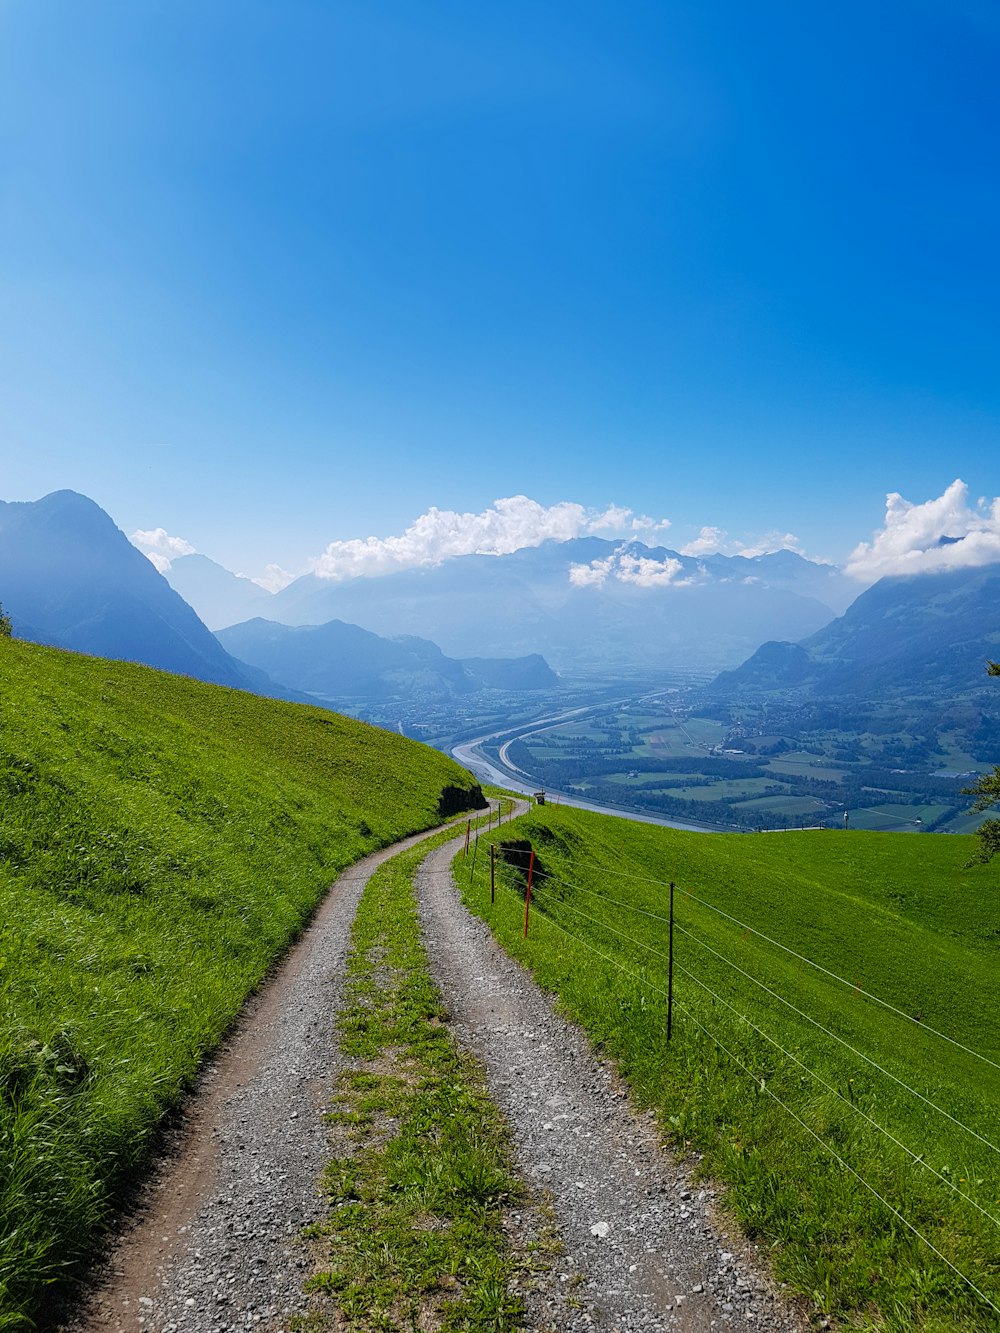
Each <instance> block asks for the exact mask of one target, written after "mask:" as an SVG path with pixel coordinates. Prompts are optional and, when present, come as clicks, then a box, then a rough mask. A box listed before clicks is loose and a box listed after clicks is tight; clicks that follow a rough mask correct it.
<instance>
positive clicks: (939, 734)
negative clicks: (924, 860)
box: [509, 697, 992, 833]
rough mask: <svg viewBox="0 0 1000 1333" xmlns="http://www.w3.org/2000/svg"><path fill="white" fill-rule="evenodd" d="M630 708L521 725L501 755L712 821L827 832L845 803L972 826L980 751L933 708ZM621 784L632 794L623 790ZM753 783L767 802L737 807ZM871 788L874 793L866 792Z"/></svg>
mask: <svg viewBox="0 0 1000 1333" xmlns="http://www.w3.org/2000/svg"><path fill="white" fill-rule="evenodd" d="M639 704H640V707H638V708H635V709H629V708H627V707H616V708H614V709H609V710H607V711H605V712H597V711H595V712H593V713H591V714H589V715H587V716H586V717H581V718H575V719H569V720H567V721H566V722H564V723H561V724H560V725H559V727H558V728H543V729H542V730H541V731H538V732H531V731H526V732H524V734H523V735H521V736H520V738H519V739H517V740H515V741H514V743H513V744H512V745H511V747H510V750H509V754H510V758H511V760H512V761H513V762H515V763H516V764H517V765H518V767H519V768H520V769H521V770H522V771H523V772H525V773H530V774H531V776H532V778H533V780H534V781H536V782H537V784H538V786H539V787H547V788H549V789H550V790H552V791H567V790H570V789H579V788H581V787H582V786H583V784H586V788H587V791H588V795H589V798H590V799H591V800H593V801H596V802H603V803H606V804H622V803H624V804H626V805H627V806H628V807H630V808H634V809H636V810H641V811H642V812H644V813H649V814H661V815H665V816H667V817H668V818H671V819H680V820H685V821H686V820H696V821H698V822H705V821H707V822H708V823H710V824H714V825H715V826H716V827H720V828H745V829H748V830H749V829H756V828H758V827H759V826H760V824H761V822H766V823H767V824H768V825H770V826H774V827H778V828H782V827H794V826H801V825H802V824H803V823H806V824H816V823H820V824H825V825H826V826H827V827H837V826H839V824H840V823H841V822H842V820H843V815H844V810H845V808H846V809H849V810H850V811H852V812H854V811H857V812H858V819H857V821H853V820H852V822H855V823H856V827H858V828H873V829H883V830H886V829H891V830H895V831H905V830H907V829H909V830H911V831H914V832H915V831H918V830H922V831H929V830H935V831H938V830H940V831H947V832H950V833H964V832H966V831H967V830H968V828H969V827H970V825H969V823H968V819H967V811H968V806H969V802H968V798H967V797H965V796H963V794H962V788H963V787H965V786H968V785H969V784H970V782H971V781H974V773H973V770H975V769H977V768H978V769H979V770H981V769H982V768H983V763H984V755H985V750H983V751H980V750H979V749H977V745H979V744H981V743H982V742H981V741H980V742H976V741H975V740H974V738H973V739H972V740H971V741H970V735H969V733H968V732H963V733H959V732H956V731H955V730H954V729H951V728H950V724H948V725H949V729H940V730H939V728H941V727H942V723H941V720H940V714H941V710H940V709H937V710H936V711H935V710H931V711H928V708H927V707H926V705H924V706H920V707H917V706H916V705H914V707H913V708H909V707H903V706H888V705H885V706H882V705H877V704H864V705H858V704H857V703H853V704H850V705H849V704H848V703H844V702H843V701H842V702H841V703H839V704H838V703H837V702H836V701H834V702H832V703H830V704H829V705H822V706H819V705H817V706H816V707H815V708H811V709H807V710H805V711H804V712H801V713H800V712H798V711H796V710H795V709H794V708H789V707H783V706H781V707H779V706H775V707H774V708H771V707H766V706H760V707H753V706H751V705H749V704H745V703H741V704H738V705H736V704H734V705H733V706H732V707H726V708H715V707H712V706H709V707H706V708H705V712H706V715H705V716H701V715H699V713H698V712H697V707H698V704H697V700H695V701H694V702H690V701H689V702H688V703H683V702H681V701H680V699H679V697H674V698H673V699H672V701H671V702H670V703H669V704H665V705H664V711H663V712H662V713H660V714H659V715H658V714H657V713H656V712H655V711H652V710H651V709H650V708H649V706H648V704H647V703H646V702H645V701H639ZM709 714H711V715H709ZM723 719H724V720H723ZM982 725H984V726H986V725H987V724H986V723H983V724H982ZM976 734H977V735H978V733H976ZM970 745H971V749H972V750H973V751H974V752H975V753H977V754H979V758H978V760H976V759H974V758H973V757H972V754H970V753H969V750H970ZM990 753H992V752H990ZM667 773H669V774H670V775H671V776H672V777H675V776H683V775H689V776H690V778H691V781H690V783H688V784H682V783H680V782H678V781H676V780H673V781H664V782H663V783H662V786H660V785H659V783H658V781H657V779H661V778H663V776H664V774H667ZM622 787H627V788H629V789H630V793H631V794H629V795H628V796H625V797H623V796H622V794H621V791H620V789H621V788H622ZM763 787H768V788H770V791H769V792H768V793H767V795H768V796H771V795H773V796H774V797H775V799H774V800H773V801H772V800H769V802H768V804H767V805H764V806H760V807H758V806H755V805H751V804H747V802H749V801H750V800H751V799H752V798H754V797H759V796H761V795H762V790H761V789H762V788H763ZM872 787H877V788H878V789H879V791H878V794H877V795H875V796H874V797H873V796H872V794H871V791H870V788H872ZM880 802H888V803H891V804H895V805H899V806H900V807H904V809H903V812H902V814H900V815H899V816H894V817H891V818H889V817H884V818H877V817H876V816H874V815H872V814H871V813H870V812H869V813H863V812H864V810H865V809H866V808H867V807H870V806H873V805H878V804H879V803H880ZM932 806H933V807H935V812H934V814H933V816H932V817H930V818H928V817H924V818H923V823H922V824H917V823H916V822H915V821H916V819H917V817H918V813H919V809H920V808H921V807H924V808H929V807H932ZM910 807H913V813H912V814H910V813H909V808H910ZM765 816H766V819H765V818H764V817H765ZM975 826H976V825H975V824H973V825H972V827H975Z"/></svg>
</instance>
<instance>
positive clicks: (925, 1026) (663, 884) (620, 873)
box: [508, 849, 1000, 1071]
mask: <svg viewBox="0 0 1000 1333" xmlns="http://www.w3.org/2000/svg"><path fill="white" fill-rule="evenodd" d="M519 851H520V849H515V854H516V853H517V852H519ZM508 854H509V853H508ZM599 870H600V873H601V874H602V875H613V876H615V877H616V878H619V879H627V880H629V881H630V882H635V883H640V884H656V885H659V887H660V888H663V889H669V887H670V884H669V882H668V881H666V880H662V879H653V878H651V877H650V876H648V875H633V874H630V873H629V872H628V871H624V870H612V869H608V868H606V867H605V866H601V867H599ZM551 878H552V879H554V880H555V881H556V883H561V884H565V885H566V887H567V888H574V889H579V890H580V892H581V893H588V894H590V896H591V897H592V898H601V899H603V901H604V902H609V903H614V904H615V906H617V907H623V908H625V909H626V910H627V911H630V912H637V913H639V914H640V915H642V916H647V917H650V918H651V919H652V920H653V921H662V922H664V923H667V920H668V919H667V917H665V916H663V915H662V914H661V913H659V912H651V911H649V910H648V909H647V908H644V907H637V906H635V905H634V904H633V903H627V902H625V901H623V900H622V899H620V898H612V897H610V896H609V895H607V894H602V893H597V892H595V890H593V889H586V888H584V887H583V886H582V885H580V884H572V883H570V882H569V881H568V880H560V879H558V878H557V877H556V876H551ZM681 892H682V893H683V894H684V896H685V897H686V898H689V899H690V900H691V901H692V902H696V903H698V904H699V906H701V907H705V908H707V909H708V911H710V912H715V913H716V915H718V916H721V917H725V919H726V920H727V921H729V922H731V923H732V924H733V925H734V926H739V928H740V929H741V930H748V931H749V932H750V933H751V935H756V936H757V938H758V939H761V940H766V941H767V943H768V944H772V945H774V947H775V948H776V949H780V950H781V951H782V953H786V954H788V955H789V956H790V957H792V958H796V959H798V961H799V962H800V963H805V964H806V965H807V966H809V967H813V968H815V969H816V971H817V972H822V973H823V975H824V976H827V977H829V978H830V979H831V980H832V981H836V982H838V983H839V984H840V985H842V986H846V987H847V988H848V989H849V990H851V991H855V992H857V994H859V995H863V996H864V997H865V999H866V1000H871V1001H873V1002H874V1003H875V1004H878V1005H881V1006H882V1008H883V1009H887V1010H889V1012H891V1013H894V1014H896V1015H897V1016H898V1017H899V1018H905V1019H906V1021H907V1023H913V1022H916V1021H917V1020H915V1019H914V1017H913V1015H912V1014H908V1013H907V1012H906V1011H905V1010H904V1009H900V1008H898V1007H897V1006H896V1005H894V1004H891V1003H890V1002H889V1001H888V1000H883V999H882V997H881V996H880V995H875V994H874V993H873V992H872V991H867V990H865V989H864V987H863V986H860V985H857V984H855V983H854V982H852V981H849V980H848V979H847V978H846V977H842V976H840V975H839V973H837V972H833V971H831V970H830V968H828V967H824V966H823V964H822V963H817V962H816V961H815V960H814V959H812V958H808V957H806V955H805V954H803V953H799V952H798V951H797V950H796V949H792V948H790V947H789V946H788V945H787V944H782V943H781V941H780V940H776V939H774V938H773V937H772V936H770V935H767V934H765V933H764V931H762V930H758V929H757V927H756V926H751V925H750V923H749V922H747V921H741V920H740V919H739V917H736V916H733V915H732V914H731V913H730V912H727V911H725V910H724V909H723V908H721V907H717V906H716V905H715V904H714V903H710V902H707V901H706V900H705V899H704V898H700V897H699V896H698V895H697V894H696V893H692V892H691V890H690V889H682V890H681ZM918 1026H919V1027H920V1028H921V1030H922V1031H924V1032H927V1033H930V1034H931V1035H932V1036H934V1037H939V1038H940V1039H941V1040H942V1041H946V1042H948V1044H949V1045H951V1046H955V1047H957V1048H958V1049H959V1050H961V1051H964V1052H965V1053H966V1055H971V1056H972V1057H973V1058H974V1059H976V1060H981V1061H982V1062H983V1064H987V1065H990V1067H991V1068H993V1069H996V1070H998V1071H1000V1063H998V1062H997V1061H996V1060H991V1059H990V1057H989V1056H988V1055H983V1053H982V1052H981V1051H977V1050H975V1049H973V1047H971V1046H966V1045H965V1043H964V1042H961V1041H958V1040H957V1039H956V1038H955V1037H949V1036H948V1034H947V1032H942V1031H941V1030H940V1029H939V1028H936V1027H932V1026H931V1024H929V1023H924V1022H922V1021H921V1022H919V1023H918Z"/></svg>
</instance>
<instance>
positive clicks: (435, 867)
mask: <svg viewBox="0 0 1000 1333" xmlns="http://www.w3.org/2000/svg"><path fill="white" fill-rule="evenodd" d="M455 846H456V844H454V843H452V844H451V845H450V846H445V847H442V848H439V849H437V850H436V851H434V852H432V853H431V854H430V856H429V857H428V858H427V860H426V861H425V862H424V864H423V866H422V868H421V871H420V872H419V875H418V880H417V886H418V894H419V898H420V904H421V913H422V917H423V922H424V931H425V937H426V943H427V950H428V954H429V957H430V962H431V970H432V972H433V973H434V977H435V980H436V981H437V984H438V986H439V987H440V988H441V991H442V994H443V995H444V999H445V1004H446V1007H447V1009H448V1012H449V1021H450V1022H451V1023H452V1024H453V1025H454V1030H455V1033H456V1036H457V1037H458V1039H459V1041H461V1042H462V1043H463V1044H464V1045H466V1046H467V1047H469V1048H470V1049H471V1050H472V1051H474V1052H475V1054H477V1055H478V1056H479V1057H480V1059H481V1060H483V1062H484V1063H485V1065H486V1069H487V1073H488V1077H489V1084H490V1089H491V1092H492V1095H493V1097H494V1100H495V1101H496V1102H497V1104H498V1105H499V1106H500V1108H501V1110H502V1111H503V1112H504V1114H505V1116H506V1118H507V1120H508V1122H509V1124H510V1126H511V1129H512V1132H513V1136H514V1140H515V1150H516V1153H517V1156H518V1160H519V1164H520V1167H521V1170H522V1172H523V1173H524V1175H525V1176H526V1177H527V1178H528V1179H530V1180H532V1181H533V1182H534V1183H535V1184H536V1185H538V1186H540V1187H542V1188H543V1189H544V1190H547V1191H548V1192H549V1193H550V1194H551V1202H552V1206H553V1208H554V1210H555V1214H556V1219H557V1225H558V1227H559V1230H560V1232H561V1236H562V1240H563V1243H564V1245H565V1253H564V1254H563V1255H562V1256H561V1257H560V1258H559V1259H558V1260H557V1261H556V1263H557V1269H556V1273H555V1274H554V1281H553V1283H551V1284H550V1286H551V1287H552V1289H551V1290H548V1291H541V1292H539V1293H537V1294H536V1295H535V1296H534V1297H533V1298H532V1300H531V1306H530V1308H531V1315H532V1320H533V1325H532V1326H533V1327H534V1328H536V1329H550V1328H558V1329H560V1330H576V1329H580V1330H584V1329H592V1328H595V1327H596V1328H600V1329H607V1330H614V1331H616V1333H633V1331H634V1333H639V1330H650V1329H665V1330H666V1329H676V1330H684V1331H685V1333H688V1331H689V1330H690V1331H691V1333H693V1331H694V1330H702V1329H719V1330H729V1329H732V1330H760V1331H762V1333H779V1330H780V1333H791V1331H795V1330H800V1329H805V1328H807V1327H808V1324H807V1322H806V1321H805V1320H804V1319H803V1318H802V1316H801V1315H800V1314H799V1313H798V1312H797V1311H796V1310H795V1309H793V1307H792V1306H791V1305H790V1304H789V1303H788V1302H786V1301H785V1300H784V1299H783V1297H782V1296H781V1294H780V1293H776V1292H775V1291H774V1290H773V1287H772V1284H771V1283H770V1281H769V1279H768V1278H767V1277H766V1276H765V1275H764V1274H763V1272H762V1266H761V1265H760V1264H759V1263H758V1262H756V1259H755V1255H754V1253H753V1251H752V1250H751V1249H750V1248H749V1247H748V1246H747V1245H746V1244H745V1242H743V1241H742V1240H741V1239H740V1238H738V1237H737V1236H736V1235H735V1234H733V1235H732V1236H731V1237H727V1235H726V1232H725V1230H721V1234H720V1224H719V1223H718V1221H717V1220H716V1218H717V1213H716V1211H715V1210H714V1208H713V1198H712V1194H711V1191H709V1190H706V1189H705V1188H704V1187H701V1186H698V1185H695V1184H692V1181H691V1179H690V1177H689V1175H688V1173H687V1172H686V1171H685V1169H684V1168H683V1167H681V1166H679V1165H678V1164H677V1163H675V1162H674V1161H673V1159H672V1158H671V1157H670V1156H669V1155H668V1154H667V1153H666V1152H665V1151H664V1150H662V1149H661V1148H660V1147H659V1146H658V1142H657V1135H656V1131H655V1128H654V1126H653V1124H652V1121H651V1120H650V1119H649V1118H648V1117H640V1116H637V1115H636V1114H635V1113H634V1112H633V1111H632V1110H631V1108H630V1106H629V1104H628V1101H627V1099H626V1097H625V1095H624V1093H623V1092H622V1090H621V1089H620V1088H618V1087H617V1086H616V1084H615V1080H614V1078H613V1076H612V1072H611V1069H610V1067H609V1066H608V1065H607V1064H605V1063H602V1062H601V1061H599V1060H597V1059H596V1058H595V1056H594V1053H593V1051H592V1049H591V1047H590V1044H589V1042H588V1041H587V1039H586V1037H585V1036H584V1034H583V1033H582V1032H581V1031H580V1030H579V1029H578V1028H576V1027H574V1026H572V1025H571V1024H569V1023H567V1022H566V1021H565V1020H563V1019H562V1018H560V1017H558V1016H557V1015H556V1013H555V1011H554V1008H553V1003H552V1000H551V998H549V997H548V996H546V995H544V994H543V992H542V991H541V990H539V988H538V986H537V985H536V984H535V982H534V981H533V980H532V979H531V977H529V975H528V974H527V972H525V971H524V970H523V969H522V968H521V967H520V966H519V965H518V964H517V963H515V962H514V961H513V960H512V959H511V958H509V957H508V955H507V954H505V953H504V952H503V950H502V949H501V948H500V947H499V945H498V944H497V943H496V941H495V939H494V938H493V936H492V934H491V933H490V931H489V930H488V929H487V927H486V926H485V925H484V924H483V922H481V921H480V920H479V919H478V918H476V917H473V916H472V915H470V913H469V912H468V911H467V910H466V909H465V908H464V907H463V906H462V904H461V902H460V900H459V898H458V894H457V892H456V889H455V886H454V882H453V880H452V877H451V874H450V869H449V867H450V862H451V858H452V857H453V856H454V853H455ZM723 1225H724V1224H723ZM577 1303H578V1304H577Z"/></svg>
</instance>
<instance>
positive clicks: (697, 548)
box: [680, 527, 733, 556]
mask: <svg viewBox="0 0 1000 1333" xmlns="http://www.w3.org/2000/svg"><path fill="white" fill-rule="evenodd" d="M728 538H729V534H728V533H727V532H726V531H725V530H724V529H723V528H709V527H705V528H702V529H701V531H700V532H699V533H698V535H697V537H695V539H694V541H693V542H688V544H687V545H686V546H682V547H681V548H680V550H681V555H694V556H699V555H718V554H719V553H720V552H723V551H725V550H726V548H727V546H731V545H732V544H733V543H731V542H730V541H729V540H728Z"/></svg>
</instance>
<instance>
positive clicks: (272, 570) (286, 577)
mask: <svg viewBox="0 0 1000 1333" xmlns="http://www.w3.org/2000/svg"><path fill="white" fill-rule="evenodd" d="M247 577H248V576H247V575H246V574H240V575H239V578H241V579H242V578H247ZM295 578H296V575H295V574H293V573H291V571H290V570H287V569H282V567H281V565H266V566H265V567H264V572H263V574H261V575H260V576H259V577H257V578H255V579H250V582H251V583H256V584H257V586H258V588H264V589H265V590H266V591H267V592H281V590H282V588H287V587H288V585H289V584H290V583H292V582H294V580H295Z"/></svg>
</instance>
